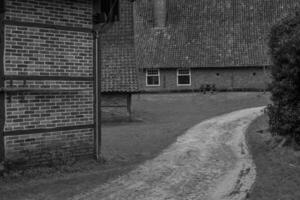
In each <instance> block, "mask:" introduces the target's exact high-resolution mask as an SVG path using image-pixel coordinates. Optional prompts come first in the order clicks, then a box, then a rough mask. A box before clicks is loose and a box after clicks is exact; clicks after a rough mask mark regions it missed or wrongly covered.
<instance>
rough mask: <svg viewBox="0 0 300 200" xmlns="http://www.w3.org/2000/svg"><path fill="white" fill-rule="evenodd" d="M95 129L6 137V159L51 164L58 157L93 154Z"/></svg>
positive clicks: (24, 162)
mask: <svg viewBox="0 0 300 200" xmlns="http://www.w3.org/2000/svg"><path fill="white" fill-rule="evenodd" d="M93 142H94V141H93V129H82V130H79V131H78V130H75V131H57V132H48V133H40V134H28V135H16V136H7V137H5V150H6V159H7V160H12V161H18V162H19V163H20V164H22V165H36V164H49V163H51V162H53V161H55V160H57V159H63V160H65V161H67V160H66V159H70V158H72V157H78V156H86V155H92V154H93V151H94V149H93Z"/></svg>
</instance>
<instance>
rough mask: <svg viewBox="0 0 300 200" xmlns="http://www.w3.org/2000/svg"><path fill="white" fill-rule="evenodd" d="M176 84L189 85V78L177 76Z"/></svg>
mask: <svg viewBox="0 0 300 200" xmlns="http://www.w3.org/2000/svg"><path fill="white" fill-rule="evenodd" d="M178 84H179V85H189V84H190V76H178Z"/></svg>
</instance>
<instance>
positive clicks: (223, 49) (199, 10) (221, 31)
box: [135, 0, 300, 68]
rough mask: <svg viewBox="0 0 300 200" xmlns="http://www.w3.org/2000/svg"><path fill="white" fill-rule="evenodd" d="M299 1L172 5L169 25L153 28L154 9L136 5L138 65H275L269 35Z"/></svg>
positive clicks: (202, 0) (198, 0)
mask: <svg viewBox="0 0 300 200" xmlns="http://www.w3.org/2000/svg"><path fill="white" fill-rule="evenodd" d="M297 6H298V7H299V6H300V1H299V0H184V1H182V0H169V1H168V6H167V13H168V14H167V17H168V19H167V25H166V27H165V28H164V29H163V30H159V29H155V28H153V27H154V25H153V14H152V13H153V11H152V10H151V9H152V4H151V3H150V2H149V0H140V1H137V4H136V16H135V28H136V30H135V31H136V35H135V39H136V40H135V41H136V49H137V51H136V52H137V61H138V62H137V63H138V65H139V67H141V68H151V67H162V68H166V67H168V68H169V67H176V68H178V67H227V66H262V65H270V64H271V61H270V58H269V55H268V46H267V43H268V34H269V31H270V28H271V26H272V25H273V24H275V23H276V22H278V21H280V20H282V19H283V18H284V17H286V16H288V15H289V14H292V13H293V12H294V11H295V10H296V7H297Z"/></svg>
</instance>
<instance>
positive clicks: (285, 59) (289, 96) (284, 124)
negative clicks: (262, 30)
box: [268, 14, 300, 144]
mask: <svg viewBox="0 0 300 200" xmlns="http://www.w3.org/2000/svg"><path fill="white" fill-rule="evenodd" d="M269 46H270V50H271V57H272V60H273V64H274V66H273V67H272V71H271V74H272V83H271V84H270V90H271V94H272V97H271V99H272V101H273V104H272V105H269V107H268V115H269V118H270V120H269V124H270V130H271V132H272V133H273V134H275V135H279V136H284V137H286V138H288V139H291V140H292V141H295V142H297V143H298V144H300V15H299V14H296V15H295V16H293V17H289V18H287V19H285V20H284V21H282V22H281V23H279V24H277V25H275V26H273V28H272V30H271V36H270V41H269Z"/></svg>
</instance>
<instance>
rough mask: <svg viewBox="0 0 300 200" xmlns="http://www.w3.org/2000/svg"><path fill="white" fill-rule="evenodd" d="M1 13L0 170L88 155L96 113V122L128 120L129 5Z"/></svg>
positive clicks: (37, 3)
mask: <svg viewBox="0 0 300 200" xmlns="http://www.w3.org/2000/svg"><path fill="white" fill-rule="evenodd" d="M0 6H1V7H0V9H1V15H0V21H1V23H0V25H1V27H0V30H1V40H0V118H1V123H0V164H1V163H2V164H3V163H4V161H7V162H18V163H24V164H28V163H30V164H32V165H34V164H44V163H48V162H49V160H53V159H54V158H57V157H62V156H63V157H70V156H74V157H77V156H93V155H95V153H96V152H97V147H96V146H97V145H95V144H96V143H97V142H98V141H99V136H98V135H97V133H96V131H95V130H96V129H97V126H99V123H100V122H99V120H100V118H99V116H98V118H97V117H96V113H99V112H98V110H99V109H97V107H96V105H101V110H102V113H103V114H102V119H105V120H111V119H121V118H124V117H125V118H126V117H127V118H128V117H129V115H130V103H131V100H130V99H131V95H132V93H134V92H137V89H138V84H137V72H136V71H137V70H136V65H135V51H134V34H133V33H134V29H133V4H132V2H131V1H128V0H101V1H100V0H94V1H93V0H53V1H52V0H51V1H49V0H34V1H33V0H32V1H29V0H1V5H0ZM107 19H109V20H110V22H113V23H109V24H107V23H106V24H104V23H101V24H98V25H95V22H104V21H108V20H107ZM99 20H100V21H99ZM101 20H102V21H101ZM93 21H94V23H93ZM96 29H97V31H96V33H97V34H95V30H96ZM99 76H101V79H100V78H99ZM100 80H101V81H100ZM97 91H98V93H99V92H100V94H101V102H100V100H99V98H98V96H97V95H96V94H97ZM96 124H98V125H96ZM98 128H99V127H98ZM97 138H98V139H97ZM98 145H99V144H98Z"/></svg>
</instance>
